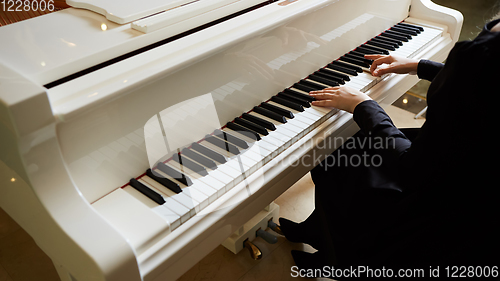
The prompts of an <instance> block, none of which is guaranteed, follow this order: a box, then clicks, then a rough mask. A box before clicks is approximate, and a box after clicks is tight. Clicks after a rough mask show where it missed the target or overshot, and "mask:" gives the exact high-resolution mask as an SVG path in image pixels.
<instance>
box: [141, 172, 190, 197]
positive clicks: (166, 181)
mask: <svg viewBox="0 0 500 281" xmlns="http://www.w3.org/2000/svg"><path fill="white" fill-rule="evenodd" d="M146 175H147V176H148V177H150V178H151V179H153V180H155V181H156V182H157V183H159V184H161V185H163V186H164V187H166V188H168V189H170V190H172V191H173V192H175V193H180V192H182V189H181V187H180V186H179V185H178V184H177V183H175V182H173V181H171V180H170V179H168V178H164V177H162V176H161V175H159V174H157V173H156V172H153V171H151V169H148V170H147V171H146Z"/></svg>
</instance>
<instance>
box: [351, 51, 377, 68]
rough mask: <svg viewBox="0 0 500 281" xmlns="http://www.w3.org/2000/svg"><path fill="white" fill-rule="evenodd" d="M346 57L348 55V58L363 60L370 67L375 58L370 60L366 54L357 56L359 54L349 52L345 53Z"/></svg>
mask: <svg viewBox="0 0 500 281" xmlns="http://www.w3.org/2000/svg"><path fill="white" fill-rule="evenodd" d="M344 57H347V58H351V59H355V60H359V61H362V62H364V63H365V64H367V65H368V67H370V65H372V63H373V60H369V59H367V58H365V56H364V55H362V56H357V55H355V54H351V53H347V54H345V55H344Z"/></svg>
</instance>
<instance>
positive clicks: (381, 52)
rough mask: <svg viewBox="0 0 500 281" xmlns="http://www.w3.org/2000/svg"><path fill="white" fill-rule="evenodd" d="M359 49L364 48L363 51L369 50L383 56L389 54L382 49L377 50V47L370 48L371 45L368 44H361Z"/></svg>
mask: <svg viewBox="0 0 500 281" xmlns="http://www.w3.org/2000/svg"><path fill="white" fill-rule="evenodd" d="M360 47H361V48H365V49H369V50H373V51H375V52H378V53H379V54H384V55H388V54H389V51H387V50H386V49H382V48H379V47H375V46H371V45H368V44H363V45H362V46H360Z"/></svg>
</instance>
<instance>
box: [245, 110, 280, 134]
mask: <svg viewBox="0 0 500 281" xmlns="http://www.w3.org/2000/svg"><path fill="white" fill-rule="evenodd" d="M241 118H243V119H246V120H248V121H250V122H252V123H255V124H257V125H260V126H262V127H264V128H266V129H268V130H271V131H275V130H276V126H275V125H274V124H273V123H271V122H269V121H267V120H264V119H262V118H259V117H257V116H254V115H251V114H248V113H243V114H242V115H241Z"/></svg>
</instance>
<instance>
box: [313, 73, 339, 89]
mask: <svg viewBox="0 0 500 281" xmlns="http://www.w3.org/2000/svg"><path fill="white" fill-rule="evenodd" d="M307 78H308V79H311V80H313V81H316V82H319V83H323V84H325V85H328V86H330V87H338V86H339V83H337V82H335V81H333V80H330V79H328V78H325V77H321V76H319V75H316V74H311V75H309V77H307Z"/></svg>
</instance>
